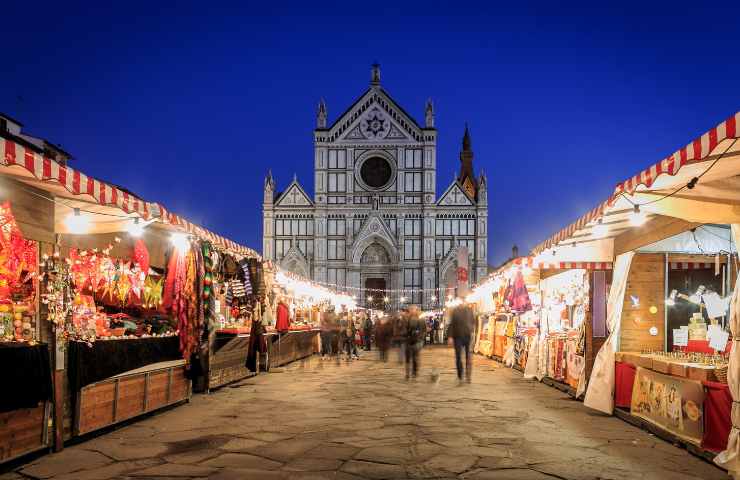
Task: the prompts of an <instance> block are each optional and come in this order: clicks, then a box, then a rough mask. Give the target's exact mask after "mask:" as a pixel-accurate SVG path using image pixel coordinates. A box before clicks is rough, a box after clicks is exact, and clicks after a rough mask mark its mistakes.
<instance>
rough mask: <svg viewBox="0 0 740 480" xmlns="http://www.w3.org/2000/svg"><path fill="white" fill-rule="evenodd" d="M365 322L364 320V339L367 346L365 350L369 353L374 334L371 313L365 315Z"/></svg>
mask: <svg viewBox="0 0 740 480" xmlns="http://www.w3.org/2000/svg"><path fill="white" fill-rule="evenodd" d="M363 315H364V317H363V320H362V338H363V340H364V342H363V343H364V344H365V350H367V351H368V352H369V351H370V350H371V341H372V334H373V320H372V319H371V318H370V314H369V313H364V314H363Z"/></svg>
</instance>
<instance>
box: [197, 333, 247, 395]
mask: <svg viewBox="0 0 740 480" xmlns="http://www.w3.org/2000/svg"><path fill="white" fill-rule="evenodd" d="M248 348H249V333H248V331H247V329H246V328H231V329H223V330H218V331H216V338H215V339H214V341H213V346H212V347H211V352H210V358H209V362H208V387H207V388H208V389H209V390H211V389H214V388H218V387H222V386H224V385H226V384H228V383H231V382H235V381H237V380H241V379H244V378H247V377H251V376H253V375H256V374H257V372H250V371H249V370H248V369H247V368H246V366H245V363H246V359H247V350H248Z"/></svg>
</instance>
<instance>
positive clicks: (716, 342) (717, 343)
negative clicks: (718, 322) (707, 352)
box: [709, 330, 730, 352]
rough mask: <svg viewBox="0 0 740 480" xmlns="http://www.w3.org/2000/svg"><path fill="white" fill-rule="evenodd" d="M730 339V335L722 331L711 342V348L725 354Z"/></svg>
mask: <svg viewBox="0 0 740 480" xmlns="http://www.w3.org/2000/svg"><path fill="white" fill-rule="evenodd" d="M729 338H730V334H729V333H728V332H725V331H724V330H722V331H721V332H719V333H715V334H714V335H713V336H712V339H711V340H710V341H709V346H710V347H712V348H713V349H715V350H717V351H718V352H724V351H725V347H727V340H728V339H729Z"/></svg>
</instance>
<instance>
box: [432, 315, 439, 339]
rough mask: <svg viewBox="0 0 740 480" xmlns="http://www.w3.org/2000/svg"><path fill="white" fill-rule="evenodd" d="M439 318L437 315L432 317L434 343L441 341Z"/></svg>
mask: <svg viewBox="0 0 740 480" xmlns="http://www.w3.org/2000/svg"><path fill="white" fill-rule="evenodd" d="M439 341H440V340H439V318H437V316H436V315H435V316H434V317H433V318H432V343H433V344H434V343H439Z"/></svg>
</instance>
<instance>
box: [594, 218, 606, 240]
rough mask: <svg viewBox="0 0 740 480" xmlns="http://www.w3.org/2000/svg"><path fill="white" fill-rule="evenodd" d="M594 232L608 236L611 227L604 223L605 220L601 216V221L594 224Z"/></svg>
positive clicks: (596, 234) (601, 235) (597, 235)
mask: <svg viewBox="0 0 740 480" xmlns="http://www.w3.org/2000/svg"><path fill="white" fill-rule="evenodd" d="M593 232H594V236H596V237H606V234H607V233H609V227H608V226H607V225H604V220H603V219H602V218H600V219H599V223H597V224H596V225H594V228H593Z"/></svg>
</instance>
